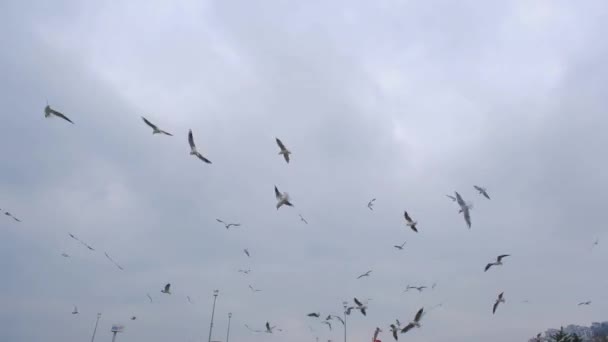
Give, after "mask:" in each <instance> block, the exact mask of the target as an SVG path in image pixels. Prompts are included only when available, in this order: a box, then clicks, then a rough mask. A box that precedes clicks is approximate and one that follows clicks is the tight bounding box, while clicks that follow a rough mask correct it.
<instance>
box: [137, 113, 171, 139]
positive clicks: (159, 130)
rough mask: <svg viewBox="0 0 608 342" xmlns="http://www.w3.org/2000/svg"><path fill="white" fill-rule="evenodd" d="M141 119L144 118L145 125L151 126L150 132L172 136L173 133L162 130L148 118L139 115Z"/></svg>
mask: <svg viewBox="0 0 608 342" xmlns="http://www.w3.org/2000/svg"><path fill="white" fill-rule="evenodd" d="M141 119H142V120H144V122H145V123H146V125H148V126H150V127H151V128H152V134H164V135H169V136H173V134H171V133H169V132H167V131H163V130H162V129H160V128H158V127H157V126H156V125H155V124H153V123H151V122H150V121H149V120H148V119H146V118H144V117H143V116H142V117H141Z"/></svg>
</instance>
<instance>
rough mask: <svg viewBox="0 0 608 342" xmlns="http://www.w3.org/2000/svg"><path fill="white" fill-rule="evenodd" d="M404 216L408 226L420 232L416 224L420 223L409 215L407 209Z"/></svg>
mask: <svg viewBox="0 0 608 342" xmlns="http://www.w3.org/2000/svg"><path fill="white" fill-rule="evenodd" d="M403 217H405V224H406V225H407V226H408V227H410V228H411V229H412V230H413V231H415V232H416V233H418V228H416V225H417V224H418V222H416V221H414V220H412V218H411V217H410V215H408V213H407V211H405V210H404V211H403Z"/></svg>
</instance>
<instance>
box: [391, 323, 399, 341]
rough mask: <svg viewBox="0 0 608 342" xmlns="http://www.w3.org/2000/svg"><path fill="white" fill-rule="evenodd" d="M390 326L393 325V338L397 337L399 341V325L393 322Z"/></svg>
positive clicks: (396, 339)
mask: <svg viewBox="0 0 608 342" xmlns="http://www.w3.org/2000/svg"><path fill="white" fill-rule="evenodd" d="M390 327H391V333H393V338H394V339H395V341H398V340H399V335H397V332H399V327H398V326H396V325H394V324H391V325H390Z"/></svg>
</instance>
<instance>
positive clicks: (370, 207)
mask: <svg viewBox="0 0 608 342" xmlns="http://www.w3.org/2000/svg"><path fill="white" fill-rule="evenodd" d="M375 201H376V199H375V198H372V199H371V200H370V201H369V202H367V208H368V209H369V210H374V202H375Z"/></svg>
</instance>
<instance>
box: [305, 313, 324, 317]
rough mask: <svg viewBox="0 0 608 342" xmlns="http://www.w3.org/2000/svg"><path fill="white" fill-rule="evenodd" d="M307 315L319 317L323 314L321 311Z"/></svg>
mask: <svg viewBox="0 0 608 342" xmlns="http://www.w3.org/2000/svg"><path fill="white" fill-rule="evenodd" d="M306 316H308V317H316V318H319V317H320V316H321V313H320V312H311V313H309V314H308V315H306Z"/></svg>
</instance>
